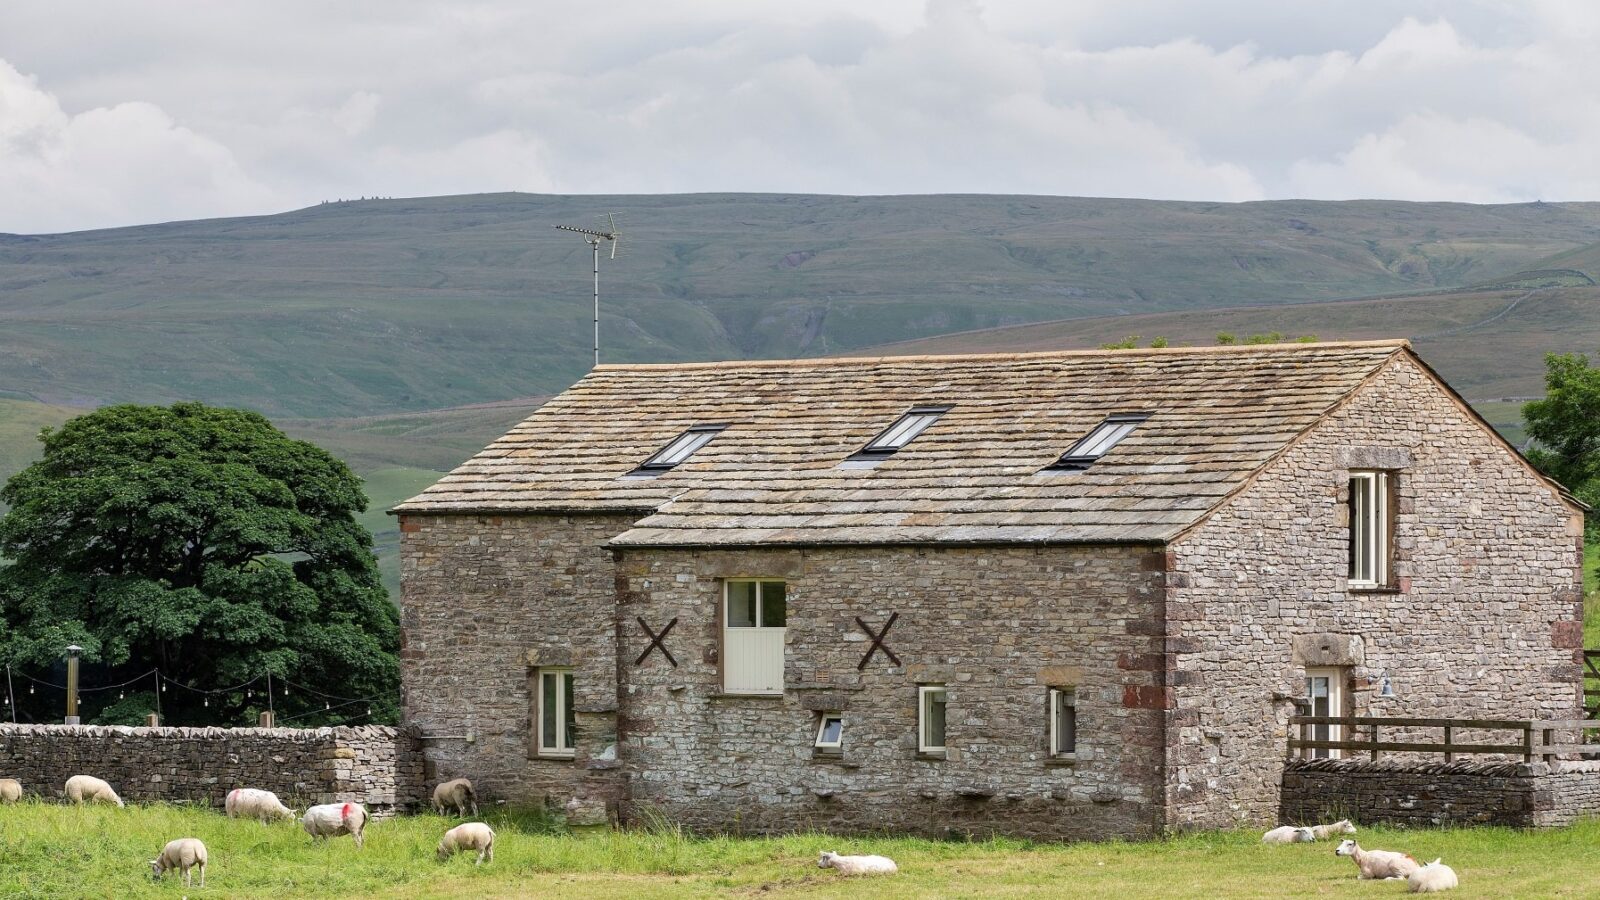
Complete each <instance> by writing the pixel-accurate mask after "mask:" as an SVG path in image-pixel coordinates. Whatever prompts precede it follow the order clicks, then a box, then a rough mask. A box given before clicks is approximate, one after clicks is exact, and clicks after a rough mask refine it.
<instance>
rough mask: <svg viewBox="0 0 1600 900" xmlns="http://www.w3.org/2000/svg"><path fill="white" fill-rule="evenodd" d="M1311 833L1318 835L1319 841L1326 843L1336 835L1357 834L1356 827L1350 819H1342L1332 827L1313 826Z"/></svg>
mask: <svg viewBox="0 0 1600 900" xmlns="http://www.w3.org/2000/svg"><path fill="white" fill-rule="evenodd" d="M1311 833H1312V834H1314V835H1316V838H1317V840H1319V841H1325V840H1327V839H1328V838H1331V837H1333V836H1334V835H1336V834H1355V833H1356V826H1355V823H1353V822H1351V821H1350V820H1349V819H1340V820H1339V821H1337V822H1335V823H1333V824H1332V825H1313V826H1311Z"/></svg>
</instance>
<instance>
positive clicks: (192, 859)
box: [150, 838, 206, 887]
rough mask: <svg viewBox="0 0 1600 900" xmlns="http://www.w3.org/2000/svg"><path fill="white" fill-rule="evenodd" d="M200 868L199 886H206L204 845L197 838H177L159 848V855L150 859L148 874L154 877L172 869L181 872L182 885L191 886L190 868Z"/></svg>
mask: <svg viewBox="0 0 1600 900" xmlns="http://www.w3.org/2000/svg"><path fill="white" fill-rule="evenodd" d="M195 867H198V868H199V869H200V886H201V887H205V886H206V845H205V844H202V843H200V839H199V838H178V839H177V840H175V841H168V842H167V845H166V846H165V847H162V848H161V855H160V856H158V857H156V858H155V859H152V860H150V874H151V875H152V876H153V877H155V878H156V879H158V880H159V879H160V878H161V876H163V875H165V874H167V873H168V872H170V871H172V870H173V869H177V870H178V871H179V872H182V873H183V886H184V887H191V886H193V881H192V880H191V877H192V876H191V874H190V872H189V870H190V869H191V868H195Z"/></svg>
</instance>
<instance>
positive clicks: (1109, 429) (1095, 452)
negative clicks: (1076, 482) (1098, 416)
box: [1048, 412, 1150, 472]
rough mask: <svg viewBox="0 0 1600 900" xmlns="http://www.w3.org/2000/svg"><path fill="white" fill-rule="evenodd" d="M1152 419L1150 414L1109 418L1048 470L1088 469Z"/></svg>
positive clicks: (1119, 414) (1128, 414)
mask: <svg viewBox="0 0 1600 900" xmlns="http://www.w3.org/2000/svg"><path fill="white" fill-rule="evenodd" d="M1148 418H1150V413H1143V412H1141V413H1118V414H1116V415H1114V416H1107V417H1106V419H1105V421H1104V422H1101V423H1100V424H1099V425H1096V426H1095V427H1094V430H1093V431H1090V432H1089V433H1088V434H1086V435H1084V436H1083V437H1082V438H1079V439H1078V442H1077V443H1075V444H1073V445H1072V447H1071V448H1069V449H1068V450H1067V452H1066V453H1063V454H1061V458H1060V459H1058V460H1056V461H1055V462H1053V463H1051V464H1050V465H1049V467H1048V468H1051V469H1056V470H1065V471H1069V472H1073V471H1079V470H1082V469H1087V468H1089V467H1090V466H1092V465H1094V463H1095V461H1097V460H1098V459H1100V457H1102V456H1105V455H1106V454H1107V453H1110V452H1111V448H1113V447H1115V446H1116V445H1117V444H1118V443H1119V442H1120V441H1121V440H1122V439H1123V438H1125V437H1127V436H1128V435H1129V434H1131V433H1133V430H1134V429H1135V428H1137V427H1139V423H1140V422H1143V421H1144V420H1146V419H1148Z"/></svg>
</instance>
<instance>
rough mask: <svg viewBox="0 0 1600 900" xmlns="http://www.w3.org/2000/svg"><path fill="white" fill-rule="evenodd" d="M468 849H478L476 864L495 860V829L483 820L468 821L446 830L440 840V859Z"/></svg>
mask: <svg viewBox="0 0 1600 900" xmlns="http://www.w3.org/2000/svg"><path fill="white" fill-rule="evenodd" d="M466 850H476V851H478V861H477V862H475V863H473V865H475V866H481V865H483V863H484V861H485V860H487V861H489V862H494V830H493V829H491V828H490V827H489V826H487V825H485V824H483V823H482V822H466V823H464V824H461V825H457V826H456V827H454V828H452V829H450V830H449V831H446V832H445V833H444V838H443V839H441V840H440V841H439V851H438V852H439V861H440V862H444V861H445V860H447V859H449V858H450V857H452V856H454V855H456V854H457V853H461V852H463V851H466Z"/></svg>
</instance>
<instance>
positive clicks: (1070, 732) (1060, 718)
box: [1050, 687, 1078, 759]
mask: <svg viewBox="0 0 1600 900" xmlns="http://www.w3.org/2000/svg"><path fill="white" fill-rule="evenodd" d="M1077 752H1078V689H1077V688H1070V687H1055V688H1051V689H1050V755H1051V756H1054V757H1057V758H1068V759H1070V758H1071V757H1073V756H1074V755H1076V754H1077Z"/></svg>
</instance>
